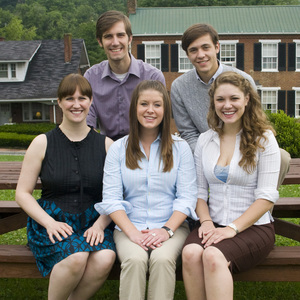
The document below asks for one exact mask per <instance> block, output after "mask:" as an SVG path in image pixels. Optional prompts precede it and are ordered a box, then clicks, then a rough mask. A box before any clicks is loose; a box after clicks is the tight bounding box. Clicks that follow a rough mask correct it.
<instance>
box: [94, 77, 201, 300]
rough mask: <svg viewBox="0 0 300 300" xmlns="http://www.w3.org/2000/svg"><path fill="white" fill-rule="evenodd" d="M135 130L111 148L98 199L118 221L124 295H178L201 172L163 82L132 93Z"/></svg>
mask: <svg viewBox="0 0 300 300" xmlns="http://www.w3.org/2000/svg"><path fill="white" fill-rule="evenodd" d="M129 120H130V132H129V135H128V136H125V137H123V138H121V139H119V140H118V141H116V142H115V143H114V144H113V145H112V146H111V148H110V149H109V151H108V154H107V158H106V161H105V167H104V179H103V202H102V203H99V204H96V206H95V207H96V209H97V210H98V211H99V212H100V213H101V214H107V215H109V216H110V217H111V219H112V220H113V221H114V222H115V224H116V229H115V230H114V240H115V243H116V248H117V254H118V257H119V260H120V262H121V278H120V299H126V300H128V299H130V300H134V299H137V300H141V299H144V297H145V290H146V275H147V273H148V272H149V273H150V274H149V285H148V300H151V299H156V300H157V299H164V300H167V299H173V296H174V289H175V281H176V280H175V270H176V260H177V258H178V256H179V255H180V253H181V250H182V246H183V243H184V241H185V239H186V237H187V235H188V233H189V227H188V223H187V221H186V218H187V216H190V217H192V216H194V218H196V214H195V211H194V209H195V207H196V201H197V198H196V194H197V188H196V172H195V166H194V159H193V156H192V152H191V150H190V147H189V145H188V144H187V142H185V141H184V140H182V139H181V138H179V137H175V136H172V135H171V133H170V120H171V103H170V99H169V96H168V93H167V90H166V88H165V87H164V85H163V84H162V83H160V82H159V81H151V80H149V81H148V80H147V81H143V82H141V83H140V84H139V85H138V86H137V87H136V89H135V90H134V92H133V95H132V101H131V105H130V111H129Z"/></svg>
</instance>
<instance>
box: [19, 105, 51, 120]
mask: <svg viewBox="0 0 300 300" xmlns="http://www.w3.org/2000/svg"><path fill="white" fill-rule="evenodd" d="M49 111H50V110H49V106H48V105H45V104H42V103H38V102H29V103H23V121H32V122H34V121H50V113H49Z"/></svg>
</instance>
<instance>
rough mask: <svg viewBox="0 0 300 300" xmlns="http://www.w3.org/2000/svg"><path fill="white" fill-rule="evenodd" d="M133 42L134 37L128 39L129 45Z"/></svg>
mask: <svg viewBox="0 0 300 300" xmlns="http://www.w3.org/2000/svg"><path fill="white" fill-rule="evenodd" d="M131 42H132V35H131V36H130V37H129V39H128V45H130V44H131Z"/></svg>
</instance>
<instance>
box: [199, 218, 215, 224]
mask: <svg viewBox="0 0 300 300" xmlns="http://www.w3.org/2000/svg"><path fill="white" fill-rule="evenodd" d="M204 222H213V220H212V219H205V220H203V221H201V222H200V224H201V225H202V224H203V223H204Z"/></svg>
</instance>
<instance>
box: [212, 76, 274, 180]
mask: <svg viewBox="0 0 300 300" xmlns="http://www.w3.org/2000/svg"><path fill="white" fill-rule="evenodd" d="M222 84H232V85H233V86H236V87H237V88H238V89H239V90H241V91H242V92H243V93H244V95H245V96H247V95H249V101H248V104H247V106H246V107H245V112H244V114H243V116H242V118H241V121H242V122H241V130H242V133H241V143H240V152H241V154H242V158H241V160H240V161H239V166H240V167H242V168H243V169H244V170H245V171H246V172H247V173H249V174H251V173H252V172H253V171H254V169H255V167H256V164H257V161H256V152H257V150H258V149H261V150H262V151H264V150H265V148H264V147H263V145H262V143H263V141H264V140H266V139H267V137H266V136H265V135H264V134H265V132H266V131H267V130H271V131H272V132H273V133H274V134H275V130H274V129H273V127H272V126H271V124H270V122H269V121H268V119H267V116H266V114H265V112H264V111H263V109H262V107H261V102H260V97H259V95H258V93H257V92H256V90H255V89H254V88H253V86H252V85H251V83H250V82H249V81H248V80H247V79H246V78H244V77H243V76H242V75H240V74H238V73H236V72H224V73H222V74H221V75H219V76H218V77H217V79H216V80H215V81H214V82H213V84H212V86H211V88H210V90H209V96H210V106H209V112H208V115H207V122H208V126H209V127H210V128H211V129H213V130H215V131H216V132H217V133H218V134H219V136H222V135H223V133H224V132H223V122H222V121H221V120H220V118H219V117H218V115H217V114H216V109H215V104H214V95H215V92H216V89H217V88H218V87H219V86H220V85H222Z"/></svg>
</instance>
